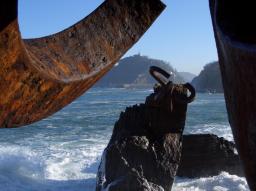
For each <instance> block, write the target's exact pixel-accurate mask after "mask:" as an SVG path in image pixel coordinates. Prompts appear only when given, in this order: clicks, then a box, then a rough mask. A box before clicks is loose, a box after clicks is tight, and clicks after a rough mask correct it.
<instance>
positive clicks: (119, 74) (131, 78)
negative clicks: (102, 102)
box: [96, 55, 184, 88]
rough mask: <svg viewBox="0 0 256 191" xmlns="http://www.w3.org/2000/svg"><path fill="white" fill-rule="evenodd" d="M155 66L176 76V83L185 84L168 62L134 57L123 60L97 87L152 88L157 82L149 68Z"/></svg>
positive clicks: (174, 78)
mask: <svg viewBox="0 0 256 191" xmlns="http://www.w3.org/2000/svg"><path fill="white" fill-rule="evenodd" d="M152 65H155V66H159V67H161V68H163V69H165V70H166V71H169V72H170V71H171V72H173V73H174V74H175V75H174V77H173V78H172V80H173V81H174V82H184V80H183V78H182V77H181V76H180V75H179V74H178V72H177V71H176V70H174V69H173V68H172V67H171V66H170V65H169V64H168V63H167V62H165V61H162V60H156V59H151V58H148V57H146V56H140V55H134V56H130V57H126V58H123V59H121V60H120V61H119V63H118V64H117V65H116V66H115V67H114V68H113V69H112V70H111V71H110V72H109V73H107V74H106V75H105V76H104V77H103V78H102V79H101V80H100V81H99V82H98V83H97V84H96V86H100V87H138V88H141V87H152V86H153V85H154V84H155V83H156V81H155V80H154V79H153V78H152V77H151V76H150V75H149V72H148V70H149V67H150V66H152Z"/></svg>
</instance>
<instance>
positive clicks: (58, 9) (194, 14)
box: [19, 0, 217, 74]
mask: <svg viewBox="0 0 256 191" xmlns="http://www.w3.org/2000/svg"><path fill="white" fill-rule="evenodd" d="M162 1H163V2H164V3H165V4H166V5H167V8H166V9H165V10H164V12H163V13H162V15H161V16H160V17H159V18H158V19H157V21H156V22H155V23H154V24H153V26H152V27H151V28H150V29H149V30H148V31H147V33H146V34H145V35H144V36H143V37H142V38H141V39H140V41H139V42H138V43H137V44H136V45H135V46H133V47H132V48H131V49H130V50H129V51H128V52H127V53H126V55H125V56H130V55H133V54H138V53H140V54H142V55H146V56H149V57H151V58H157V59H162V60H165V61H167V62H169V63H170V64H171V65H172V66H173V67H174V68H176V69H177V70H178V71H187V72H192V73H195V74H198V73H199V72H200V71H201V69H202V68H203V66H204V65H205V64H206V63H209V62H212V61H215V60H217V51H216V47H215V41H214V36H213V31H212V25H211V19H210V12H209V7H208V1H207V0H194V1H192V0H162ZM102 2H103V0H20V1H19V23H20V30H21V33H22V36H23V38H34V37H41V36H45V35H49V34H52V33H55V32H58V31H61V30H63V29H65V28H67V27H69V26H70V25H72V24H74V23H76V22H77V21H79V20H80V19H82V18H84V17H85V16H86V15H88V14H89V13H90V12H92V11H93V10H94V9H95V8H96V7H97V6H98V5H99V4H101V3H102Z"/></svg>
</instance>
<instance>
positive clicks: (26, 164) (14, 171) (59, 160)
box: [0, 88, 249, 191]
mask: <svg viewBox="0 0 256 191" xmlns="http://www.w3.org/2000/svg"><path fill="white" fill-rule="evenodd" d="M150 93H151V90H128V89H109V88H93V89H91V90H90V91H88V92H87V93H86V94H85V95H83V96H81V97H80V98H79V99H78V100H76V101H74V102H73V103H72V104H70V105H69V106H67V107H66V108H64V109H63V110H61V111H59V112H58V113H56V114H55V115H53V116H51V117H49V118H47V119H44V120H42V121H40V122H38V123H35V124H33V125H29V126H26V127H23V128H19V129H0V191H93V190H94V189H95V176H96V172H97V168H98V165H99V161H100V158H101V154H102V151H103V149H104V148H105V147H106V145H107V143H108V140H109V138H110V136H111V133H112V129H113V126H114V123H115V121H116V120H117V119H118V117H119V114H120V112H121V111H123V110H124V109H125V107H127V106H131V105H134V104H138V103H142V102H144V99H145V97H146V96H147V95H148V94H150ZM35 112H36V111H35ZM185 133H214V134H217V135H218V136H222V137H225V138H226V139H228V140H233V137H232V133H231V129H230V126H229V124H228V121H227V114H226V109H225V101H224V97H223V94H212V95H209V94H198V95H197V98H196V101H194V102H193V103H192V104H190V105H189V107H188V114H187V122H186V127H185ZM173 190H174V191H193V190H195V191H228V190H230V191H245V190H249V189H248V186H247V184H246V181H245V179H244V178H243V177H238V176H234V175H230V174H228V173H227V172H222V173H221V174H220V175H218V176H214V177H208V178H200V179H188V178H179V177H177V178H176V180H175V183H174V186H173Z"/></svg>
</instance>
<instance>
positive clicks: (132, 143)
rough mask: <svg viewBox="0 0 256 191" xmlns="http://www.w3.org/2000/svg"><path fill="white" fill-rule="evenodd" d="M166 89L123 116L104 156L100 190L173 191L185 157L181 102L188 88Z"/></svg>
mask: <svg viewBox="0 0 256 191" xmlns="http://www.w3.org/2000/svg"><path fill="white" fill-rule="evenodd" d="M171 86H172V85H171ZM162 88H163V87H162V86H161V87H160V88H159V89H157V90H156V93H153V94H151V95H150V96H149V97H147V100H146V103H145V104H141V105H135V106H132V107H129V108H127V109H126V111H125V112H124V113H121V114H120V118H119V120H118V121H117V122H116V124H115V127H114V130H113V135H112V137H111V140H110V142H109V144H108V146H107V148H106V149H105V151H104V154H103V156H102V161H101V164H100V167H99V170H98V175H97V186H96V187H97V188H96V190H97V191H100V190H104V189H106V190H108V191H110V190H111V191H120V190H122V191H133V190H134V191H135V190H136V191H142V190H143V191H160V190H161V191H170V190H171V188H172V184H173V180H174V177H175V175H176V171H177V168H178V165H179V161H180V156H181V144H182V142H181V139H182V132H183V129H184V125H185V118H186V110H187V103H185V102H182V101H181V100H183V99H185V97H186V96H187V88H185V87H184V86H183V85H174V86H173V89H168V88H167V89H165V90H164V91H163V89H162ZM170 90H172V91H170ZM159 93H160V94H159ZM160 95H161V96H160ZM158 96H159V97H161V99H158V98H159V97H158ZM156 97H158V98H156ZM156 100H157V101H156Z"/></svg>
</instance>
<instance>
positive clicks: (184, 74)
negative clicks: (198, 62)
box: [179, 72, 196, 82]
mask: <svg viewBox="0 0 256 191" xmlns="http://www.w3.org/2000/svg"><path fill="white" fill-rule="evenodd" d="M179 75H180V76H181V77H182V78H183V79H184V80H185V82H191V81H192V80H193V79H194V78H195V77H196V75H195V74H192V73H190V72H179Z"/></svg>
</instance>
